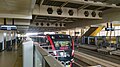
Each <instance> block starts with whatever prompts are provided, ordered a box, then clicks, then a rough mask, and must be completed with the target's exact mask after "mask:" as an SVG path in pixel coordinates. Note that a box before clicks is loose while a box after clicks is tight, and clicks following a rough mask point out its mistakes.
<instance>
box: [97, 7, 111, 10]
mask: <svg viewBox="0 0 120 67" xmlns="http://www.w3.org/2000/svg"><path fill="white" fill-rule="evenodd" d="M108 9H111V7H105V8H102V9H99V10H101V11H104V10H108Z"/></svg>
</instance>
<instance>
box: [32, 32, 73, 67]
mask: <svg viewBox="0 0 120 67" xmlns="http://www.w3.org/2000/svg"><path fill="white" fill-rule="evenodd" d="M32 39H34V41H37V42H38V43H40V45H41V46H42V47H44V46H50V49H49V50H48V52H49V51H51V50H52V51H53V52H52V53H51V54H52V55H53V56H54V57H55V58H56V59H58V60H59V61H60V62H61V63H62V64H63V65H65V67H73V62H74V60H73V56H74V41H73V40H72V38H71V36H70V35H64V34H53V35H45V36H37V37H32Z"/></svg>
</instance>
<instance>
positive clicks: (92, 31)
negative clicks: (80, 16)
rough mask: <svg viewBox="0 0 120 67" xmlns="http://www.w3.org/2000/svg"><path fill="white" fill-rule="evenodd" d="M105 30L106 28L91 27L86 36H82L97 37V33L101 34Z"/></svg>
mask: <svg viewBox="0 0 120 67" xmlns="http://www.w3.org/2000/svg"><path fill="white" fill-rule="evenodd" d="M103 28H104V26H98V27H97V26H95V27H90V28H89V29H88V31H86V32H85V34H83V35H82V36H96V35H97V33H99V32H100V31H101V30H102V29H103Z"/></svg>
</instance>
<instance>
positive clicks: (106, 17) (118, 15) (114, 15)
mask: <svg viewBox="0 0 120 67" xmlns="http://www.w3.org/2000/svg"><path fill="white" fill-rule="evenodd" d="M112 21H120V9H110V10H107V11H105V12H104V13H103V19H102V20H91V19H81V20H79V21H77V22H74V23H71V24H67V25H66V29H71V28H76V27H84V26H89V25H94V24H100V23H107V22H112Z"/></svg>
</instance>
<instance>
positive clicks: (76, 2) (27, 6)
mask: <svg viewBox="0 0 120 67" xmlns="http://www.w3.org/2000/svg"><path fill="white" fill-rule="evenodd" d="M93 1H94V2H93ZM101 3H102V4H101ZM105 3H106V4H105ZM36 5H37V8H36ZM41 6H47V7H51V6H52V8H53V9H56V8H63V9H65V10H67V9H72V10H74V11H75V14H76V16H78V13H79V12H77V11H79V10H88V11H89V10H90V11H92V12H94V11H101V13H102V14H104V12H105V11H107V10H110V9H120V0H88V1H87V0H85V1H81V0H0V18H14V19H15V18H17V19H25V20H30V22H29V21H28V22H25V23H30V25H29V28H25V31H24V30H21V29H22V27H19V30H20V31H24V32H26V30H27V31H28V32H33V31H39V32H41V31H42V32H43V31H56V30H57V31H58V30H62V29H67V28H72V26H73V27H75V25H77V24H79V25H82V24H83V23H82V22H83V21H84V20H86V21H87V20H89V21H91V20H92V21H91V23H92V22H93V20H95V21H96V20H103V19H104V17H102V16H101V17H100V18H99V17H97V18H96V17H92V18H91V17H90V18H87V17H83V16H82V17H80V16H78V17H76V16H74V15H73V16H69V15H57V14H49V15H47V14H46V13H45V15H41V14H40V13H41V10H42V9H41ZM45 9H46V8H45ZM34 11H36V14H34ZM53 12H55V10H53ZM43 13H44V11H43ZM65 14H66V13H65ZM81 14H84V13H81ZM81 14H80V15H81ZM86 21H85V22H86ZM41 22H43V23H51V24H55V23H65V24H66V26H65V27H49V26H48V27H41V26H39V27H38V26H37V27H35V26H32V24H35V23H41ZM78 22H81V23H78ZM23 23H24V21H23ZM88 23H89V22H88ZM94 23H95V22H94ZM71 25H72V26H71ZM83 25H85V24H83ZM20 26H21V25H20Z"/></svg>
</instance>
